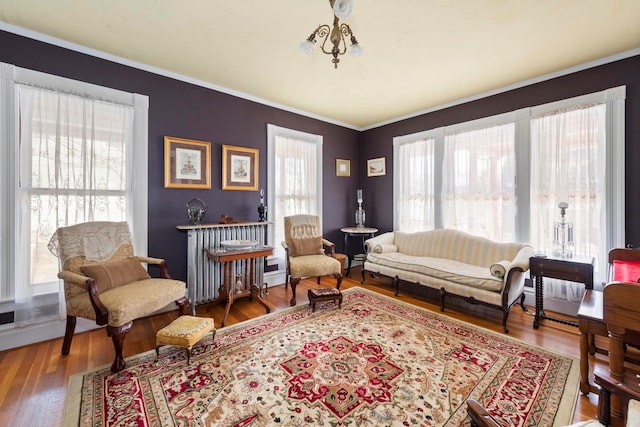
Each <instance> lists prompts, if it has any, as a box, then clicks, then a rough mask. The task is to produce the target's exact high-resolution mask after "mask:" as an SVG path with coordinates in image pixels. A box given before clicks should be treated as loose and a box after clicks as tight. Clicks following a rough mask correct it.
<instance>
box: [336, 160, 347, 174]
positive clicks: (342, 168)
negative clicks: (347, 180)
mask: <svg viewBox="0 0 640 427" xmlns="http://www.w3.org/2000/svg"><path fill="white" fill-rule="evenodd" d="M336 176H351V160H344V159H336Z"/></svg>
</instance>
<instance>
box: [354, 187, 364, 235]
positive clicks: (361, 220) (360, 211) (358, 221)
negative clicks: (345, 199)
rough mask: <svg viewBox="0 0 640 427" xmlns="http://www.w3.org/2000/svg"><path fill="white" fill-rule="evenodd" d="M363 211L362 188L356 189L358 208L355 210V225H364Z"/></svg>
mask: <svg viewBox="0 0 640 427" xmlns="http://www.w3.org/2000/svg"><path fill="white" fill-rule="evenodd" d="M364 219H365V213H364V209H362V190H358V210H357V211H356V226H358V227H364Z"/></svg>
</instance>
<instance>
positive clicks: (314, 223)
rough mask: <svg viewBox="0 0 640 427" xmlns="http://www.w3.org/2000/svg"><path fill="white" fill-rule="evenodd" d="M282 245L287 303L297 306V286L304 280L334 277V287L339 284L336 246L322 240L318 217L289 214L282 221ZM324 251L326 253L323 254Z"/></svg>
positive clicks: (340, 269) (337, 286) (340, 267)
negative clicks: (305, 278)
mask: <svg viewBox="0 0 640 427" xmlns="http://www.w3.org/2000/svg"><path fill="white" fill-rule="evenodd" d="M284 236H285V241H284V242H282V247H284V249H285V252H286V263H287V282H285V289H286V287H287V285H288V283H291V291H292V293H293V296H292V297H291V301H290V304H291V305H296V286H297V285H298V283H300V280H301V279H302V278H303V277H316V276H318V277H319V276H326V275H333V277H335V278H336V280H337V284H336V288H338V289H339V288H340V284H341V283H342V273H341V272H342V264H341V263H340V261H338V260H337V259H336V253H335V245H334V244H333V243H332V242H330V241H329V240H327V239H324V238H322V232H321V228H320V217H318V216H317V215H292V216H287V217H285V218H284ZM325 248H328V249H329V252H328V253H327V252H325Z"/></svg>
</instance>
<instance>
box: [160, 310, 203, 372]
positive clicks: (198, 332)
mask: <svg viewBox="0 0 640 427" xmlns="http://www.w3.org/2000/svg"><path fill="white" fill-rule="evenodd" d="M211 331H213V339H214V340H215V337H216V327H215V323H214V321H213V319H211V318H209V317H194V316H187V315H184V316H180V317H178V318H177V319H176V320H174V321H173V322H171V323H170V324H169V325H167V326H165V327H164V328H162V329H160V330H159V331H158V333H157V334H156V361H157V360H158V359H159V358H160V347H161V346H163V345H175V346H178V347H184V348H186V350H187V364H190V363H191V349H192V348H193V346H194V345H195V344H196V343H197V342H198V341H200V340H201V339H202V337H204V336H205V335H206V334H207V333H209V332H211Z"/></svg>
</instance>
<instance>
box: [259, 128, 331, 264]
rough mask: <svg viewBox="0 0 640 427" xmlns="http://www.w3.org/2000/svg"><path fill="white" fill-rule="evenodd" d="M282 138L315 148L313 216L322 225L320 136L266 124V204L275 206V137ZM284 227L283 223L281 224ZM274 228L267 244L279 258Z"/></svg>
mask: <svg viewBox="0 0 640 427" xmlns="http://www.w3.org/2000/svg"><path fill="white" fill-rule="evenodd" d="M278 136H282V137H285V138H292V139H297V140H300V141H306V142H311V143H314V144H315V146H316V168H317V171H318V176H317V180H316V182H317V184H316V189H315V191H316V194H318V195H319V196H320V197H317V198H316V205H315V207H316V212H315V213H313V214H314V215H318V216H319V217H320V224H322V199H323V197H322V178H323V167H322V144H323V137H322V135H315V134H312V133H307V132H303V131H299V130H295V129H289V128H285V127H280V126H276V125H273V124H267V204H268V205H270V206H273V207H275V206H276V195H277V194H276V193H277V189H276V188H275V180H276V178H275V173H276V167H275V166H276V157H275V154H276V153H275V144H276V137H278ZM267 215H268V216H267V218H269V215H271V217H272V218H273V215H274V212H268V214H267ZM276 221H281V222H282V221H283V219H282V218H274V219H273V220H271V222H273V223H275V222H276ZM281 226H282V227H284V223H282V224H281ZM275 228H276V227H275V226H274V227H268V228H267V243H268V244H269V246H272V247H273V248H274V249H275V252H274V255H276V256H278V257H280V256H279V255H278V254H279V253H280V254H282V251H281V250H280V248H281V247H282V246H281V244H280V242H276V241H275Z"/></svg>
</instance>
